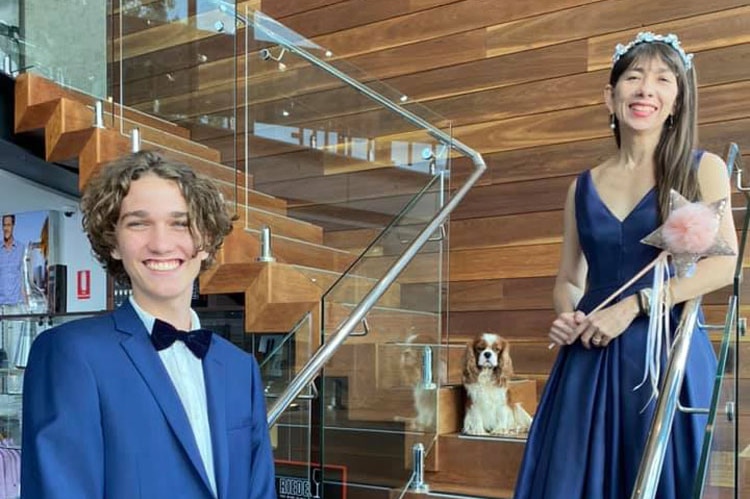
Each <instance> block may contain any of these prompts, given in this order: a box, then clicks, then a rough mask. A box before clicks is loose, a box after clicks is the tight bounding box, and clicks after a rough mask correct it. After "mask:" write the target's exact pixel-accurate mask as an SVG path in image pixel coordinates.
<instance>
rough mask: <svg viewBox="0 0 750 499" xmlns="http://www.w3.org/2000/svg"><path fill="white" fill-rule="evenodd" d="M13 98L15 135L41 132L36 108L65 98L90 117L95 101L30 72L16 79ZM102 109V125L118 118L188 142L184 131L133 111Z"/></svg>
mask: <svg viewBox="0 0 750 499" xmlns="http://www.w3.org/2000/svg"><path fill="white" fill-rule="evenodd" d="M15 97H16V131H17V132H23V131H29V130H34V129H37V128H41V125H39V124H38V123H39V121H38V118H35V115H37V116H38V115H39V114H40V111H41V108H38V107H37V106H38V105H40V104H45V103H48V102H53V101H56V100H57V99H60V98H66V99H70V100H74V101H77V102H80V103H82V104H84V105H85V106H87V107H88V108H90V109H92V117H93V108H94V105H95V102H96V101H97V99H96V98H94V97H92V96H90V95H88V94H85V93H82V92H78V91H76V90H73V89H71V88H63V87H61V86H60V85H58V84H57V83H55V82H53V81H51V80H48V79H47V78H45V77H43V76H39V75H37V74H34V73H31V72H27V73H22V74H20V75H18V77H17V78H16V92H15ZM27 108H32V110H31V112H30V113H29V114H28V116H26V114H25V113H26V111H27ZM103 109H104V112H105V117H106V120H105V121H107V122H108V123H109V124H112V123H114V122H115V121H116V120H119V119H120V116H122V117H123V120H124V121H125V122H131V123H139V124H141V125H144V126H147V127H149V128H151V129H156V130H161V131H163V132H166V133H167V134H170V135H174V136H177V137H183V138H190V131H189V130H188V129H186V128H183V127H180V126H178V125H176V124H175V123H172V122H169V121H166V120H162V119H160V118H156V117H154V116H152V115H149V114H145V113H142V112H140V111H137V110H134V109H130V108H127V107H122V106H120V105H119V104H114V103H112V102H106V101H105V102H103ZM42 124H43V123H42ZM91 124H92V125H93V119H92V121H91Z"/></svg>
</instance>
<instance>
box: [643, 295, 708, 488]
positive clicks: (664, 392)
mask: <svg viewBox="0 0 750 499" xmlns="http://www.w3.org/2000/svg"><path fill="white" fill-rule="evenodd" d="M700 303H701V297H698V298H693V299H692V300H688V301H687V302H686V303H685V306H684V308H683V310H682V316H681V317H680V324H679V326H678V330H679V331H681V332H680V334H679V335H677V337H676V338H675V341H674V345H673V346H672V352H671V354H670V356H669V363H668V365H667V370H666V373H665V375H664V383H662V387H661V391H660V392H659V397H658V398H657V400H656V411H654V417H653V419H652V421H651V430H650V431H649V434H648V440H647V442H646V447H645V449H644V452H643V457H642V458H641V465H640V468H639V469H638V476H637V477H636V480H635V486H634V487H633V493H632V495H631V496H630V497H631V499H636V498H639V499H641V498H645V499H651V498H653V497H655V496H656V489H657V487H658V486H659V477H660V476H661V469H662V464H664V455H665V453H666V452H667V444H668V443H669V435H670V434H671V433H672V422H673V421H674V415H675V412H676V411H677V405H678V403H679V396H680V389H681V388H682V381H683V378H684V377H685V364H686V362H687V356H688V352H689V350H690V340H691V339H692V338H693V332H694V329H695V324H696V321H697V318H698V311H699V310H700Z"/></svg>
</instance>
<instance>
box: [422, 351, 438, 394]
mask: <svg viewBox="0 0 750 499" xmlns="http://www.w3.org/2000/svg"><path fill="white" fill-rule="evenodd" d="M422 388H424V389H425V390H434V389H435V388H436V385H435V383H434V382H433V381H432V347H430V346H429V345H426V346H425V347H424V351H423V353H422Z"/></svg>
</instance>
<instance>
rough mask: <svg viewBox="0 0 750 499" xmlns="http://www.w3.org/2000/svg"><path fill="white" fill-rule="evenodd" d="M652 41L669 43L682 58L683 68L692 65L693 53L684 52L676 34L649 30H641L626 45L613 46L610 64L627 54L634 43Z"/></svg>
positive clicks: (688, 68)
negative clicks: (658, 33) (662, 33)
mask: <svg viewBox="0 0 750 499" xmlns="http://www.w3.org/2000/svg"><path fill="white" fill-rule="evenodd" d="M653 42H661V43H665V44H667V45H669V46H670V47H672V48H673V49H674V50H675V51H676V52H677V53H678V54H680V59H682V63H683V64H684V65H685V70H690V68H692V67H693V54H688V53H686V52H685V50H684V49H683V48H682V46H681V45H680V39H679V38H677V35H675V34H673V33H670V34H668V35H666V36H664V35H655V34H653V33H652V32H650V31H641V32H640V33H638V35H637V36H636V37H635V38H634V39H633V41H632V42H630V43H628V44H627V45H623V44H622V43H618V44H617V46H616V47H615V53H614V55H613V56H612V64H617V61H619V60H620V57H622V56H624V55H625V54H627V53H628V51H630V49H632V48H633V47H635V46H636V45H640V44H641V43H653Z"/></svg>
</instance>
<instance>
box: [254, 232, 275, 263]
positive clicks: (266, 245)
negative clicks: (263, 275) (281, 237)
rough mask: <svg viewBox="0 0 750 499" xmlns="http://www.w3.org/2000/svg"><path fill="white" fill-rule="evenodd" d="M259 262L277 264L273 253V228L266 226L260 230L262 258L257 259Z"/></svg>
mask: <svg viewBox="0 0 750 499" xmlns="http://www.w3.org/2000/svg"><path fill="white" fill-rule="evenodd" d="M256 260H257V261H259V262H275V261H276V258H274V257H273V253H272V252H271V228H270V227H269V226H268V225H264V226H263V227H261V229H260V256H259V257H258V258H256Z"/></svg>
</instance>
